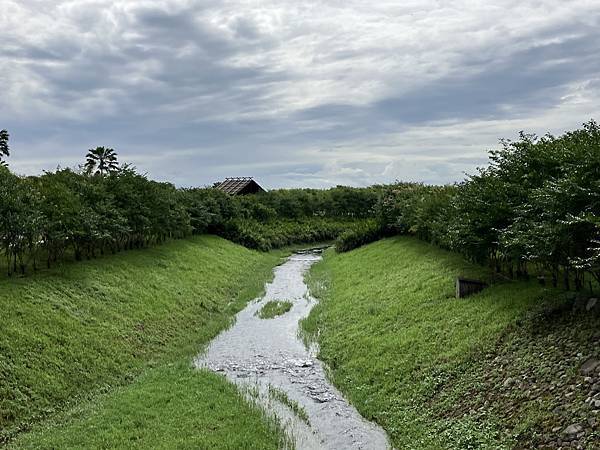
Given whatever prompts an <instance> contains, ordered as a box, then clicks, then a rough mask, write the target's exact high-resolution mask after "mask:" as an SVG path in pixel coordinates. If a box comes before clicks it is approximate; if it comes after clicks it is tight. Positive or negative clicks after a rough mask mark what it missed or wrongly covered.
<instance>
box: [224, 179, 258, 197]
mask: <svg viewBox="0 0 600 450" xmlns="http://www.w3.org/2000/svg"><path fill="white" fill-rule="evenodd" d="M215 187H216V188H217V189H219V190H221V191H223V192H227V193H228V194H231V195H237V194H244V193H254V192H263V191H264V189H263V188H262V187H261V186H260V185H259V184H258V183H257V182H256V181H254V180H253V179H252V177H230V178H225V181H222V182H220V183H217V184H216V186H215Z"/></svg>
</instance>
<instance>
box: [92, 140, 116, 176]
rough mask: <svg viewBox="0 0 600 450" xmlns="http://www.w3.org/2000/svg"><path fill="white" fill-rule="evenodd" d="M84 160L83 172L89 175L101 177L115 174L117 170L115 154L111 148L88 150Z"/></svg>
mask: <svg viewBox="0 0 600 450" xmlns="http://www.w3.org/2000/svg"><path fill="white" fill-rule="evenodd" d="M85 158H86V161H85V170H86V172H88V173H89V174H92V173H93V174H94V175H100V176H101V177H102V176H104V175H108V174H109V173H113V172H116V171H117V170H118V168H119V163H118V162H117V153H116V152H115V151H114V149H112V148H108V147H96V148H94V149H90V150H88V153H87V155H85Z"/></svg>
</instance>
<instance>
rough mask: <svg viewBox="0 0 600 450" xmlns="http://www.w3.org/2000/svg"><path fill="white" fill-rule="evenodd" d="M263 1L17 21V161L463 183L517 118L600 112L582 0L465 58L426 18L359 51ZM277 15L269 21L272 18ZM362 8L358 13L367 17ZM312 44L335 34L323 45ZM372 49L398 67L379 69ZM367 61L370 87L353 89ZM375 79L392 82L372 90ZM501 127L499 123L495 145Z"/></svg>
mask: <svg viewBox="0 0 600 450" xmlns="http://www.w3.org/2000/svg"><path fill="white" fill-rule="evenodd" d="M263 3H264V6H265V7H264V9H262V8H261V9H260V11H259V12H258V13H257V15H256V14H251V13H250V12H249V11H248V12H246V11H245V10H244V8H245V6H244V5H243V4H242V3H239V4H238V3H236V2H235V0H233V1H232V2H227V3H222V2H218V1H212V0H211V1H210V2H209V1H187V0H186V1H179V0H170V1H168V2H131V1H127V2H102V1H100V2H97V3H95V4H89V5H86V7H85V8H83V7H73V8H72V9H70V10H69V14H67V15H66V16H65V14H66V13H64V11H62V10H60V9H57V10H56V11H53V13H55V14H58V15H59V16H57V17H54V18H53V20H54V19H55V20H57V21H60V20H64V21H65V26H59V27H53V28H52V32H48V36H47V37H46V38H45V39H43V36H44V30H43V29H42V30H41V34H40V38H39V39H28V36H27V35H26V34H25V32H24V31H23V32H22V35H19V31H18V30H16V31H14V33H13V32H12V31H11V33H7V32H6V31H0V38H3V37H5V39H3V41H4V42H5V43H6V44H5V45H4V46H3V47H2V48H1V49H0V59H1V60H2V61H3V62H4V64H5V67H7V68H8V69H7V72H5V73H4V75H2V74H0V79H2V80H6V83H12V84H10V86H11V87H14V89H13V91H14V92H16V93H18V95H16V96H15V97H11V99H10V101H11V102H13V103H9V99H8V97H7V98H3V99H0V107H1V108H0V120H1V121H2V122H1V123H0V128H9V130H10V131H11V134H12V136H13V141H12V142H13V154H14V157H13V158H12V159H11V161H12V162H11V164H13V166H14V167H15V168H17V170H18V168H19V167H22V168H24V169H23V170H26V171H28V172H30V171H31V170H33V169H32V168H33V167H37V168H38V170H41V169H43V168H52V167H54V166H56V165H57V164H60V163H61V162H62V161H73V160H77V158H78V157H79V155H82V154H83V153H84V152H85V149H87V148H88V147H91V146H94V145H108V146H113V147H115V148H117V150H118V151H119V153H120V155H121V159H123V160H127V159H128V158H130V159H132V160H134V161H135V163H136V164H137V165H138V166H139V167H140V168H141V169H143V170H148V171H149V173H150V175H151V176H155V177H157V178H160V179H169V180H172V181H174V182H176V183H178V184H181V185H190V184H208V183H210V182H212V181H214V180H215V179H217V178H220V177H222V176H225V175H238V174H242V175H256V176H260V177H261V178H262V179H264V180H265V183H266V184H267V185H269V187H276V186H283V185H302V184H303V183H305V184H306V185H310V186H319V185H330V184H336V183H338V182H345V183H352V184H359V185H363V184H368V183H374V182H383V181H392V180H393V179H395V178H398V177H411V178H413V179H421V180H423V181H427V182H435V181H436V180H437V181H439V182H448V181H452V180H457V179H460V178H461V177H462V172H463V170H470V169H471V168H473V167H475V166H476V165H481V164H482V163H483V162H484V161H485V151H486V149H487V148H489V146H491V145H494V144H495V143H496V139H497V138H500V137H505V136H506V135H505V133H506V130H507V129H509V130H510V131H511V132H512V131H517V130H518V129H520V128H527V127H528V126H531V125H532V124H536V126H540V127H542V132H544V131H546V130H551V131H555V130H556V129H560V128H561V127H570V126H576V125H577V124H579V123H581V122H583V121H585V120H587V119H589V118H590V116H591V115H593V114H597V113H598V112H600V110H599V109H598V108H599V107H598V106H596V105H597V104H598V103H597V102H596V103H594V102H593V101H592V99H598V98H600V88H599V87H598V73H600V59H599V58H597V48H599V47H600V35H599V34H598V33H597V31H596V30H597V28H595V27H594V26H593V25H594V22H597V20H595V19H594V17H590V15H589V14H587V15H585V17H584V11H585V8H583V6H581V11H582V13H581V20H580V21H579V22H580V23H573V22H572V21H571V22H570V23H559V22H556V21H555V22H551V23H550V22H549V23H548V24H547V26H544V27H540V28H539V29H538V30H537V31H535V32H533V31H532V32H531V33H530V34H521V35H518V36H517V37H515V38H513V39H512V40H511V39H508V38H507V39H502V44H498V43H497V42H500V40H498V41H497V42H495V41H493V40H491V41H485V43H484V44H481V45H480V46H479V47H475V48H476V50H473V48H470V49H469V50H466V49H462V48H460V47H457V48H455V49H453V51H454V52H455V53H456V55H458V56H456V57H452V58H449V57H447V55H446V54H444V53H443V51H444V50H437V49H436V48H435V47H432V48H421V47H418V48H417V46H415V47H414V48H412V47H411V46H408V45H405V44H404V43H403V42H402V40H401V37H402V34H403V33H404V32H405V31H409V30H403V29H401V28H399V29H398V39H397V42H396V40H394V39H389V40H387V41H386V40H383V39H382V40H381V41H380V42H371V43H369V45H368V46H366V47H360V46H359V45H357V44H356V45H355V43H354V42H350V41H348V42H346V41H345V40H344V38H343V37H340V36H348V34H347V29H344V30H341V29H340V30H338V29H337V28H336V27H337V26H338V25H339V26H340V27H341V26H342V25H344V24H342V23H339V24H338V23H336V21H335V20H330V21H329V22H326V23H327V25H323V26H321V28H317V25H316V24H318V23H320V22H319V21H320V20H324V19H323V18H322V17H318V16H315V17H312V19H313V21H312V22H311V20H310V19H311V17H308V18H306V17H304V18H303V20H302V21H300V20H298V23H296V22H295V21H294V17H293V16H286V14H285V12H286V11H285V8H284V10H281V6H280V5H278V4H276V3H272V2H270V1H267V0H263V2H261V5H262V4H263ZM21 4H22V5H29V3H28V2H27V1H23V2H21ZM583 4H584V3H581V5H583ZM115 5H116V6H115ZM329 6H331V5H329ZM381 7H382V8H384V6H381ZM277 8H280V9H277ZM573 8H575V6H573ZM349 9H351V5H350V6H349ZM61 11H62V12H61ZM304 11H313V12H314V13H315V14H316V13H318V12H319V11H318V8H317V9H314V8H313V9H310V8H309V9H306V10H304ZM328 11H330V10H328ZM31 12H32V14H35V11H34V10H33V9H31ZM423 13H424V14H426V11H424V12H423ZM61 14H63V15H61ZM269 14H271V15H272V19H273V20H271V21H270V22H268V23H269V27H270V28H269V27H267V28H268V30H269V31H268V32H266V31H265V30H264V29H263V28H262V25H261V23H260V20H262V19H260V17H262V16H268V15H269ZM307 14H308V13H307ZM361 14H363V10H362V9H360V8H358V9H357V10H356V17H355V18H356V21H357V23H360V21H361V19H362V16H361ZM215 17H216V18H217V19H218V20H217V19H215ZM325 19H331V18H325ZM333 19H335V18H333ZM509 19H510V18H505V19H500V20H509ZM584 19H585V20H584ZM40 20H41V19H40ZM540 20H543V19H540ZM584 23H585V24H586V25H583V24H584ZM51 25H52V23H49V24H48V27H49V28H51ZM67 25H68V26H67ZM476 25H477V24H475V25H474V26H476ZM405 26H410V24H408V25H405ZM291 29H292V30H291ZM290 30H291V31H290ZM5 33H6V34H7V35H6V36H3V35H4V34H5ZM523 36H525V37H523ZM360 37H361V36H357V38H360ZM452 38H453V36H451V35H448V36H447V39H452ZM503 38H504V36H503ZM313 41H318V42H319V44H318V45H315V46H314V47H310V45H311V43H312V42H313ZM506 42H509V43H510V45H509V46H507V44H506ZM299 43H304V44H305V45H306V47H305V46H303V45H300V44H299ZM330 43H335V47H332V48H329V47H328V45H329V44H330ZM332 45H333V44H332ZM422 45H423V46H425V45H426V43H422ZM457 45H458V44H457ZM310 49H312V50H310ZM315 49H316V50H315ZM399 49H401V50H399ZM421 50H423V51H426V52H427V54H431V55H432V56H431V58H439V61H440V70H439V73H437V72H436V74H437V75H436V77H435V78H432V77H431V74H430V73H428V72H423V73H416V74H415V73H413V72H411V71H410V70H407V69H406V68H405V67H398V66H396V65H394V64H391V63H390V64H389V67H387V66H386V64H387V63H388V62H391V61H395V57H396V56H397V55H396V53H397V52H398V51H404V52H410V51H414V52H420V51H421ZM311 51H312V52H313V53H314V54H312V53H310V52H311ZM436 51H437V52H436ZM406 57H407V59H406V60H407V61H409V62H410V61H412V60H415V61H420V58H421V56H420V54H419V55H410V54H407V55H406ZM410 57H414V58H413V59H411V58H410ZM370 58H371V59H372V60H373V61H378V62H380V63H381V65H382V67H367V66H366V64H367V63H366V62H365V61H369V60H371V59H370ZM434 62H435V61H434ZM373 64H375V63H373ZM419 67H420V66H419ZM424 67H425V66H424ZM414 70H417V69H416V68H415V69H414ZM418 70H421V69H418ZM422 70H427V69H422ZM356 74H358V75H360V76H357V77H356V79H357V80H359V81H360V80H362V79H363V78H364V79H365V80H366V81H365V83H362V82H356V84H355V85H352V84H350V85H348V86H355V88H352V87H351V88H347V87H346V86H347V85H346V84H344V83H345V82H346V80H347V79H348V78H352V75H356ZM419 75H420V76H419ZM369 77H373V79H372V80H369ZM378 77H381V79H380V78H378ZM390 80H392V81H390ZM34 81H35V83H33V82H34ZM370 81H372V82H373V83H374V84H378V85H380V88H378V89H374V90H373V93H372V94H369V95H366V94H365V92H364V89H365V88H364V85H368V84H369V82H370ZM28 82H31V83H29V84H30V85H29V84H28ZM19 83H20V84H19ZM36 83H37V84H36ZM574 84H579V85H581V86H579V87H577V88H573V85H574ZM25 88H27V89H25ZM353 89H355V90H353ZM305 92H306V94H305ZM369 92H370V91H369ZM573 96H579V97H577V101H576V102H571V103H569V102H570V100H569V98H571V97H573ZM45 107H46V108H47V109H48V110H47V112H45V111H44V108H45ZM17 109H19V110H20V109H22V110H24V111H25V112H26V113H24V114H23V113H22V114H14V113H13V110H14V111H16V110H17ZM63 113H64V114H63ZM546 123H547V125H545V124H546ZM486 124H487V125H486ZM508 124H510V126H509V125H508ZM494 127H495V128H494ZM490 129H492V130H498V132H497V134H495V135H494V136H493V140H490V137H489V135H490ZM532 131H536V130H532ZM436 133H439V136H436ZM432 135H433V136H432ZM423 136H427V139H425V138H424V137H423ZM474 146H477V147H478V148H480V151H479V153H477V151H475V150H474ZM424 155H429V156H432V158H430V159H428V160H427V159H425V158H424V157H423V156H424ZM438 155H443V157H440V158H434V156H438ZM53 158H54V159H55V160H56V163H55V164H50V165H49V164H48V163H46V161H51V160H52V159H53ZM36 161H37V162H36ZM387 167H389V169H386V168H387Z"/></svg>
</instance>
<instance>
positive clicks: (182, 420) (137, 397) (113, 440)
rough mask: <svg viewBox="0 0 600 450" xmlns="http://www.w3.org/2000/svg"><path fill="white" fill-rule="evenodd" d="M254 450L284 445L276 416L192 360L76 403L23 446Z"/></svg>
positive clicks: (25, 438)
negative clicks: (89, 399) (59, 421)
mask: <svg viewBox="0 0 600 450" xmlns="http://www.w3.org/2000/svg"><path fill="white" fill-rule="evenodd" d="M82 436H85V438H84V439H85V440H84V442H85V444H84V445H83V446H84V447H85V448H127V449H130V448H131V449H146V448H155V449H172V448H181V449H185V448H187V449H213V448H216V449H254V448H266V449H268V448H272V449H277V448H283V447H285V446H286V438H285V436H283V434H282V433H281V431H280V430H279V424H278V423H277V422H276V420H275V419H272V418H270V417H268V416H267V415H266V414H264V413H263V412H262V410H261V409H260V408H259V407H258V406H254V405H252V404H250V403H249V402H248V401H246V400H244V398H243V396H241V395H239V393H238V392H237V390H236V387H235V386H234V385H232V384H231V383H229V382H227V381H226V379H225V378H224V377H222V376H220V375H216V374H213V373H210V372H207V371H200V370H196V369H193V368H191V367H190V365H189V363H188V364H184V363H181V364H174V365H170V366H169V365H165V366H161V367H159V368H156V369H154V370H150V371H148V372H147V373H145V374H144V375H142V376H141V377H140V378H139V379H138V380H136V382H134V383H132V384H130V385H128V386H125V387H123V388H120V389H118V390H116V391H115V392H113V393H111V394H109V395H107V396H104V397H102V398H100V399H98V400H97V401H95V402H91V403H87V404H84V405H83V406H82V407H79V408H76V410H75V411H72V412H70V414H69V415H67V416H66V417H64V418H63V423H59V424H57V423H53V424H52V426H49V427H42V428H40V429H38V430H36V432H34V433H29V434H26V435H24V436H23V437H22V438H21V439H19V440H18V441H17V442H16V443H15V445H14V447H18V448H23V449H40V448H44V449H55V448H61V449H64V448H81V447H82Z"/></svg>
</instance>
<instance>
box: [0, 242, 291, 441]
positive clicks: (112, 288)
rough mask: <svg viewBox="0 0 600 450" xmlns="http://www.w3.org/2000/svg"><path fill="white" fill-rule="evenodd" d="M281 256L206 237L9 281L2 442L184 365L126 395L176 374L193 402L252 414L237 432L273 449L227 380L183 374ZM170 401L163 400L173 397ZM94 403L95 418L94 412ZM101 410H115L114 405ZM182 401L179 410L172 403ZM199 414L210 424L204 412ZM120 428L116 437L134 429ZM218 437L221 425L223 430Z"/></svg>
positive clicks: (2, 302) (2, 337) (0, 353)
mask: <svg viewBox="0 0 600 450" xmlns="http://www.w3.org/2000/svg"><path fill="white" fill-rule="evenodd" d="M279 257H280V255H278V254H274V253H271V254H265V253H258V252H254V251H250V250H247V249H245V248H243V247H240V246H238V245H235V244H232V243H230V242H228V241H225V240H223V239H221V238H217V237H210V236H202V237H197V238H194V239H190V240H183V241H175V242H171V243H169V244H166V245H163V246H160V247H156V248H152V249H147V250H141V251H131V252H127V253H123V254H120V255H116V256H111V257H107V258H104V259H100V260H95V261H88V262H84V263H79V264H69V265H65V266H63V268H62V269H57V270H53V271H49V272H46V273H43V274H40V275H39V276H33V277H28V278H23V279H14V280H2V281H0V310H1V311H2V316H3V317H2V323H1V324H0V430H1V432H0V439H2V440H6V439H7V438H9V437H11V436H14V435H15V434H16V433H18V432H19V431H20V430H26V429H28V428H29V427H30V426H31V425H32V424H35V423H37V422H39V421H40V420H41V419H43V418H45V417H51V416H55V413H56V412H57V411H61V410H67V409H69V408H71V407H73V406H74V405H78V404H84V403H86V401H87V400H88V399H94V398H95V397H97V394H101V393H103V392H112V390H113V388H114V387H115V386H119V385H127V384H129V383H130V382H132V381H133V380H136V378H137V377H138V376H139V375H140V374H141V373H142V372H144V371H147V372H148V371H149V372H152V370H153V369H152V368H153V367H156V368H157V369H154V370H159V371H161V370H163V369H164V367H166V365H168V364H175V366H177V367H179V371H177V373H174V372H173V371H171V372H169V371H168V370H167V371H166V372H158V373H147V374H146V375H144V376H143V377H142V378H141V379H139V380H137V382H136V384H137V387H136V384H134V385H132V386H131V387H129V388H125V389H126V392H124V393H121V394H119V395H125V397H124V399H125V400H126V398H127V396H129V397H131V396H135V395H136V392H147V391H148V390H150V391H151V390H152V384H153V382H151V381H150V382H149V381H148V380H157V379H158V380H160V379H161V377H163V378H164V379H165V380H169V379H170V380H171V382H173V381H174V380H173V379H172V378H173V377H176V375H177V374H179V376H181V377H182V381H181V383H182V384H183V387H184V388H190V389H191V387H193V386H197V387H198V388H197V390H196V393H195V394H194V395H206V393H204V394H203V393H202V392H200V391H201V390H202V389H209V390H211V392H213V393H214V395H215V397H218V396H219V395H225V396H229V397H230V398H229V399H225V403H227V402H229V403H228V404H229V405H230V407H231V408H233V409H230V410H229V412H230V413H231V412H232V411H235V413H236V414H239V413H240V411H245V412H244V414H246V413H247V414H248V415H250V416H252V415H254V419H256V420H254V421H253V420H248V421H246V422H245V424H244V422H243V421H242V422H240V423H239V424H236V427H234V430H236V431H239V430H240V429H241V430H245V431H247V432H250V431H252V429H254V430H256V433H258V434H261V433H266V434H272V435H273V436H272V438H271V444H273V445H272V446H273V447H276V444H277V441H278V438H279V437H278V436H277V433H270V431H269V430H271V429H270V428H269V427H268V425H267V424H263V425H262V428H261V425H260V423H262V422H261V421H260V414H259V412H258V411H256V410H254V409H252V408H251V407H250V406H249V405H247V404H244V405H245V406H243V407H242V406H240V401H239V399H236V398H234V397H232V396H233V395H234V394H233V390H231V389H230V388H228V387H226V385H225V384H224V383H225V382H224V381H222V382H220V381H218V380H217V381H215V379H214V378H210V379H209V378H206V376H208V375H206V374H205V375H206V376H204V375H201V374H194V375H190V374H189V373H188V369H187V368H186V367H183V366H185V364H187V365H188V366H189V360H190V358H191V356H192V355H194V354H195V353H197V352H198V351H199V349H200V348H201V346H202V345H203V344H205V343H206V342H208V341H209V340H210V339H211V338H212V337H213V336H215V335H216V334H217V333H218V332H219V331H220V330H221V329H223V328H224V327H225V326H227V324H228V323H229V322H230V320H231V317H232V315H233V314H234V313H235V312H236V311H238V310H239V309H240V308H241V307H242V306H243V305H244V303H245V302H246V301H247V300H248V299H250V298H252V297H254V296H256V295H257V294H258V293H259V292H260V290H261V289H262V287H263V284H264V282H265V280H267V279H268V278H269V277H270V276H271V271H272V268H273V266H274V265H275V264H277V263H278V262H279V260H280V258H279ZM249 273H251V274H252V276H251V277H249V276H248V274H249ZM182 361H187V363H185V362H182ZM182 365H183V366H182ZM161 374H162V375H161ZM157 377H158V378H157ZM169 377H171V378H169ZM144 380H146V381H144ZM175 381H176V380H175ZM171 382H169V383H166V384H171ZM148 383H149V384H148ZM154 383H155V382H154ZM155 384H156V383H155ZM127 389H131V391H127ZM136 389H137V390H136ZM170 389H171V388H170ZM159 391H160V390H156V392H157V393H160V392H159ZM169 392H171V390H167V391H166V393H161V395H164V396H167V397H169V394H168V393H169ZM173 392H174V391H173ZM220 392H222V394H219V393H220ZM111 395H112V394H111ZM100 397H102V396H100ZM115 398H117V397H115ZM156 400H157V402H158V404H160V402H161V400H160V398H157V399H156ZM217 400H218V399H217ZM82 401H83V402H82ZM95 401H96V400H93V401H92V404H91V405H92V406H91V408H92V409H94V408H97V405H96V403H94V402H95ZM149 401H152V400H151V399H150V400H149ZM101 402H107V405H108V406H109V408H110V407H115V408H116V407H117V405H116V404H113V403H111V397H110V396H109V398H108V399H102V400H101ZM173 402H174V405H176V404H177V401H176V400H175V398H174V399H173ZM242 403H243V402H242ZM102 404H104V403H102ZM111 405H112V406H111ZM140 407H141V408H142V412H141V414H142V415H143V414H145V413H146V411H145V410H143V408H144V406H143V404H140ZM244 408H245V410H244ZM115 411H116V409H115ZM184 411H185V409H184ZM138 412H139V411H138ZM147 413H148V414H156V412H147ZM197 413H198V414H201V413H203V411H202V408H201V407H200V406H199V407H198V409H197ZM102 414H104V413H102ZM107 414H108V413H107ZM109 416H110V415H109ZM109 416H106V415H105V416H103V417H109ZM210 417H213V418H215V417H217V415H213V416H211V415H209V416H208V418H207V420H209V421H210ZM113 419H114V421H115V422H114V423H113V424H112V427H113V428H119V427H120V426H121V425H123V424H120V421H124V422H123V423H126V421H127V420H128V419H125V418H120V417H113ZM98 420H100V422H102V421H103V420H104V419H102V418H100V419H98ZM217 422H218V421H217ZM140 423H144V424H145V425H151V424H152V421H150V422H144V420H141V421H140ZM225 423H230V424H231V421H229V422H225ZM221 426H222V425H219V424H218V423H215V424H213V425H212V427H216V428H215V430H216V429H218V428H219V427H221ZM244 426H247V427H249V428H248V429H246V428H244ZM239 427H241V428H239ZM208 429H212V428H210V427H208ZM195 430H196V432H197V433H200V432H201V430H198V429H197V428H195ZM230 431H231V430H230ZM192 432H194V431H193V430H192ZM240 433H241V434H242V435H243V434H244V433H243V431H240ZM0 442H2V441H1V440H0ZM59 447H60V446H59ZM109 447H110V445H109Z"/></svg>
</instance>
